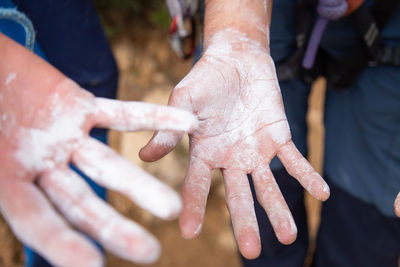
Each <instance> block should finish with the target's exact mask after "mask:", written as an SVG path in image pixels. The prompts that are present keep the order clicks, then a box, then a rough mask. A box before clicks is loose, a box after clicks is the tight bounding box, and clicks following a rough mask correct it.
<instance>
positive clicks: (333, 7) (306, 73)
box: [277, 0, 400, 90]
mask: <svg viewBox="0 0 400 267" xmlns="http://www.w3.org/2000/svg"><path fill="white" fill-rule="evenodd" d="M343 1H344V0H319V1H316V0H298V1H297V7H296V17H298V18H297V19H296V18H295V23H296V32H297V36H296V40H297V42H296V50H295V52H294V54H293V55H291V56H290V57H288V58H287V59H285V60H283V61H281V62H279V63H278V64H277V72H278V78H279V79H280V81H285V80H290V79H293V78H295V77H298V76H299V75H300V76H301V77H302V78H303V79H304V80H305V81H306V82H312V81H313V80H314V79H315V78H317V77H318V76H320V75H322V76H325V78H326V79H327V86H328V88H329V89H335V90H343V89H346V88H348V87H350V85H351V84H352V83H353V82H354V81H355V79H356V78H357V76H358V75H359V73H360V72H361V71H362V70H363V69H364V68H365V67H367V66H376V65H395V66H400V46H394V47H387V46H384V45H383V42H382V41H381V37H380V29H382V28H383V27H384V26H385V25H386V23H387V21H388V20H389V18H390V17H391V16H392V15H393V13H394V11H395V10H396V8H397V7H398V4H399V2H400V1H399V0H386V1H379V0H377V1H376V3H375V6H374V7H372V9H371V8H369V7H367V6H366V4H365V3H364V2H363V1H362V0H352V1H347V4H344V3H343ZM346 5H347V9H346V10H345V8H344V6H346ZM316 11H317V12H318V15H319V17H318V19H317V22H316V24H314V16H315V12H316ZM350 13H351V14H350ZM349 14H350V15H351V16H354V20H355V23H356V27H357V29H358V32H359V34H360V41H359V42H358V44H357V46H356V47H354V49H353V50H352V51H351V52H350V53H349V54H348V56H346V57H344V58H334V57H333V56H331V55H329V54H328V53H327V52H325V51H324V50H322V49H321V48H320V47H319V42H320V40H321V38H322V34H323V32H324V29H325V27H326V24H327V23H328V22H329V20H334V19H340V18H341V17H343V16H346V15H349ZM300 20H303V24H302V25H300V26H299V24H298V23H299V21H300ZM311 29H312V31H311ZM298 40H308V42H305V41H304V42H299V41H298Z"/></svg>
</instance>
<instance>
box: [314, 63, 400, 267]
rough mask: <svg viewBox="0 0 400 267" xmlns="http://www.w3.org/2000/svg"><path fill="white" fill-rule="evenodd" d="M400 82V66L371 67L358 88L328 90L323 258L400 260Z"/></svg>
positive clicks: (331, 261)
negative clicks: (397, 204) (399, 211)
mask: <svg viewBox="0 0 400 267" xmlns="http://www.w3.org/2000/svg"><path fill="white" fill-rule="evenodd" d="M399 83H400V69H399V68H396V67H390V66H379V67H371V68H367V69H365V70H364V71H363V72H362V73H361V74H360V75H359V77H358V79H357V81H356V82H355V83H354V84H353V85H352V87H351V88H349V89H347V90H345V91H329V92H328V94H327V97H326V111H325V128H326V135H325V138H326V141H325V166H324V172H325V173H326V176H327V177H329V179H330V180H331V186H332V187H331V197H330V199H329V200H328V201H327V202H326V203H325V204H324V207H323V210H322V222H321V230H320V232H319V236H318V243H317V254H316V258H315V264H316V266H328V267H329V266H398V262H397V261H398V257H399V256H400V220H399V219H397V218H396V219H395V214H394V210H393V202H394V199H395V197H396V195H397V193H398V191H399V188H400V179H399V177H400V154H399V151H400V124H399V121H400V109H399V103H400V90H399V88H398V85H399ZM390 218H392V219H390Z"/></svg>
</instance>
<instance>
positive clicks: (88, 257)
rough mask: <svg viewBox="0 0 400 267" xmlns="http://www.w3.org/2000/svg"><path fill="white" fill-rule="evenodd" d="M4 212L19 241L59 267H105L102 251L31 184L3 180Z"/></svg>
mask: <svg viewBox="0 0 400 267" xmlns="http://www.w3.org/2000/svg"><path fill="white" fill-rule="evenodd" d="M0 188H1V192H0V210H1V212H2V214H3V215H4V217H5V219H6V220H7V222H8V223H9V224H10V226H11V228H12V230H13V232H14V234H15V235H16V236H17V237H18V239H19V240H21V241H22V242H24V243H25V244H26V245H28V246H29V247H31V248H32V249H33V250H35V251H37V252H38V253H39V254H41V255H42V256H43V257H45V258H46V259H47V260H48V261H49V262H51V263H52V264H53V265H55V266H103V258H102V255H101V253H100V251H99V250H98V249H97V248H96V247H95V246H93V245H92V244H91V243H90V242H89V241H88V240H86V239H85V238H84V237H83V236H82V235H80V234H78V233H77V232H75V231H74V230H72V229H71V228H70V227H69V226H68V225H66V223H65V222H64V221H63V220H62V219H61V218H60V216H59V215H58V214H57V213H56V212H55V211H54V210H53V208H52V207H51V205H50V204H49V203H48V201H47V200H46V198H45V197H44V196H43V195H42V193H41V192H40V191H39V190H38V189H37V188H36V187H35V186H34V185H32V184H31V183H26V182H21V181H17V182H15V181H12V179H7V180H3V182H2V184H0Z"/></svg>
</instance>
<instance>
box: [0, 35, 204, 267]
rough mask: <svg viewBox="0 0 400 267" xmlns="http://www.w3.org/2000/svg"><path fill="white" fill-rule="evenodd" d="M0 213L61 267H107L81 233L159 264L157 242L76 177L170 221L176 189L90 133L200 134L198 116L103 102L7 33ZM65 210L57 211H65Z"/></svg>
mask: <svg viewBox="0 0 400 267" xmlns="http://www.w3.org/2000/svg"><path fill="white" fill-rule="evenodd" d="M0 55H1V57H2V58H3V59H4V62H7V64H1V66H0V114H1V118H0V129H1V131H0V166H1V173H0V211H1V213H2V214H3V216H4V217H5V219H6V221H7V222H8V223H9V224H10V226H11V228H12V230H13V232H14V233H15V234H16V236H17V237H18V238H19V239H20V240H21V241H22V242H24V243H25V244H26V245H28V246H30V247H32V248H33V249H34V250H35V251H37V252H39V253H40V254H41V255H43V256H44V257H45V258H46V259H47V260H49V261H50V262H51V263H52V264H55V265H57V266H102V265H103V259H102V254H101V252H100V251H99V250H98V249H97V248H96V247H95V246H94V245H93V244H92V243H91V242H90V241H89V240H87V239H86V238H85V237H84V236H83V235H82V234H81V233H79V232H77V231H76V230H75V229H74V228H77V229H79V230H81V231H83V232H85V233H87V234H88V235H89V236H91V237H93V238H94V239H96V240H97V241H98V242H100V244H101V245H103V246H104V247H105V249H107V250H109V251H111V252H113V253H114V254H116V255H118V256H120V257H123V258H125V259H127V260H132V261H135V262H137V263H150V262H152V261H154V260H156V259H157V258H158V255H159V253H160V246H159V243H158V241H157V240H156V239H155V238H154V237H153V236H152V235H151V234H149V233H148V232H147V231H146V230H144V229H143V228H141V227H140V226H139V225H137V224H135V223H134V222H132V221H130V220H128V219H126V218H124V217H122V216H121V215H120V214H118V213H117V212H116V211H115V210H114V209H112V208H111V207H110V206H109V205H108V204H106V203H105V202H104V201H102V200H101V199H99V198H98V197H97V196H96V195H95V194H94V193H93V191H92V190H91V189H90V187H89V186H88V185H87V184H86V183H85V182H84V181H83V180H82V178H81V177H79V176H78V175H77V174H76V173H75V172H73V171H72V170H71V169H70V168H69V167H68V164H69V163H70V162H73V163H74V164H75V165H76V166H77V167H78V168H79V169H80V170H81V171H83V172H84V173H86V174H87V175H88V176H90V177H91V178H92V179H93V180H94V181H95V182H97V183H98V184H100V185H103V186H105V187H107V188H109V189H112V190H115V191H118V192H121V193H123V194H125V195H127V196H128V197H130V198H131V199H132V200H133V201H134V202H135V203H136V204H138V205H139V206H140V207H142V208H144V209H147V210H149V211H150V212H152V213H153V214H155V215H157V216H159V217H161V218H164V219H171V218H174V217H176V216H177V215H178V214H179V212H180V210H181V202H180V199H179V196H178V195H177V194H176V192H175V191H173V190H172V189H170V188H169V187H167V186H166V185H164V184H162V183H161V182H159V181H158V180H157V179H156V178H154V177H152V176H151V175H149V174H147V173H146V172H144V171H142V170H141V169H139V168H137V167H135V166H133V165H132V164H131V163H130V162H128V161H127V160H125V159H123V158H121V157H120V156H119V155H118V154H117V153H115V152H114V151H113V150H111V149H110V148H108V147H107V146H105V145H103V144H102V143H100V142H98V141H96V140H95V139H93V138H91V137H89V135H88V133H89V131H90V129H91V128H92V127H95V126H96V127H103V128H111V129H116V130H122V131H138V130H154V129H158V130H168V131H170V130H172V131H179V132H186V131H192V130H193V129H194V128H195V127H196V125H197V120H196V118H195V117H194V116H193V115H191V114H189V113H187V112H185V111H181V110H178V109H175V108H169V107H161V106H156V105H151V104H145V103H139V102H121V101H115V100H107V99H102V98H95V97H94V96H93V95H92V94H90V93H89V92H87V91H85V90H83V89H81V88H80V87H79V86H78V85H77V84H75V83H74V82H73V81H71V80H69V79H67V78H66V77H64V76H63V75H62V74H61V73H59V72H58V71H57V70H55V69H54V68H53V67H51V66H50V65H48V64H47V63H45V62H44V61H43V60H41V59H40V58H38V57H37V56H35V55H33V54H31V53H30V52H28V51H27V50H25V49H24V48H22V47H20V46H19V45H17V44H15V43H14V42H12V41H11V40H9V39H8V38H6V37H4V36H2V35H1V34H0ZM56 209H57V210H58V212H57V211H56Z"/></svg>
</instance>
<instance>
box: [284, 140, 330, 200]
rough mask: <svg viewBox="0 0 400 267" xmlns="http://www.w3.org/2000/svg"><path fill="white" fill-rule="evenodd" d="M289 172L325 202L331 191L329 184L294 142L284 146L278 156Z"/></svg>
mask: <svg viewBox="0 0 400 267" xmlns="http://www.w3.org/2000/svg"><path fill="white" fill-rule="evenodd" d="M277 156H278V158H279V160H280V161H281V162H282V164H283V166H285V169H286V170H287V172H288V173H289V174H290V175H291V176H293V177H294V178H295V179H296V180H297V181H299V183H300V184H301V185H302V186H303V187H304V188H305V189H306V190H307V191H308V192H309V193H310V194H311V195H312V196H314V197H315V198H316V199H318V200H321V201H325V200H327V199H328V198H329V194H330V190H329V186H328V185H327V183H326V182H325V181H324V179H322V177H321V176H320V175H319V174H318V173H317V172H316V171H315V170H314V168H313V167H312V166H311V165H310V163H309V162H308V161H307V160H306V159H305V158H304V157H303V155H302V154H301V153H300V152H299V151H298V150H297V148H296V146H295V145H294V144H293V142H292V141H289V142H288V143H286V144H285V145H283V146H282V147H281V148H280V149H279V151H278V154H277Z"/></svg>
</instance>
